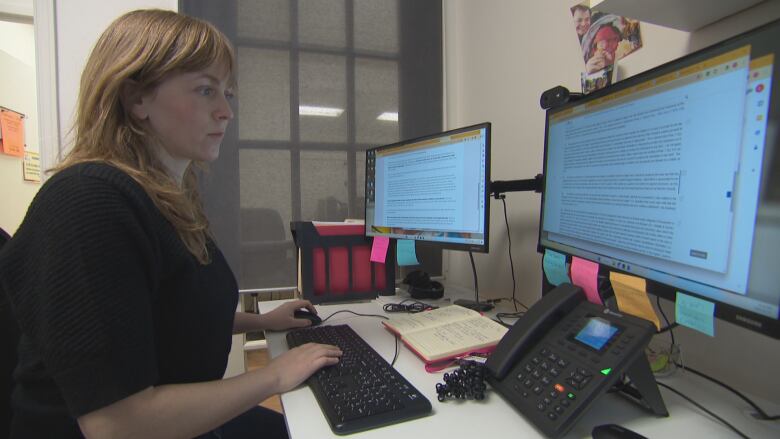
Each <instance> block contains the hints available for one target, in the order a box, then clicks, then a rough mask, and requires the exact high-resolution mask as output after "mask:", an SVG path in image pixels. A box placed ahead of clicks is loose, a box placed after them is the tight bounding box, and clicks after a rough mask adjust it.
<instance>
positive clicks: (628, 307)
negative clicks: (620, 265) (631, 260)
mask: <svg viewBox="0 0 780 439" xmlns="http://www.w3.org/2000/svg"><path fill="white" fill-rule="evenodd" d="M609 281H610V282H611V283H612V290H614V291H615V298H616V299H617V303H618V309H619V310H620V311H622V312H624V313H626V314H631V315H632V316H636V317H639V318H642V319H645V320H649V321H651V322H653V323H655V327H656V328H658V329H661V321H660V320H659V319H658V315H656V313H655V309H653V305H652V304H650V298H649V297H647V281H645V280H644V279H642V278H641V277H636V276H629V275H627V274H622V273H609Z"/></svg>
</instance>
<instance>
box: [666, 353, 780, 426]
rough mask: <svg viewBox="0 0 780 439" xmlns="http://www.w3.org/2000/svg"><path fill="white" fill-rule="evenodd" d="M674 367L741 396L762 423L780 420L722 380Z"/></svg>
mask: <svg viewBox="0 0 780 439" xmlns="http://www.w3.org/2000/svg"><path fill="white" fill-rule="evenodd" d="M674 365H675V366H677V367H679V368H680V369H682V370H686V371H688V372H691V373H693V374H696V375H698V376H700V377H702V378H705V379H708V380H710V381H712V382H713V383H715V384H717V385H719V386H721V387H723V388H724V389H726V390H728V391H730V392H732V393H734V394H735V395H737V396H739V397H740V398H742V400H743V401H745V402H746V403H748V404H750V406H751V407H753V408H754V409H755V410H756V412H758V413H754V414H753V417H754V418H756V419H757V420H760V421H776V420H778V419H780V415H768V414H767V413H766V412H765V411H764V410H762V409H761V407H759V406H758V405H756V403H754V402H753V401H751V400H750V399H749V398H748V397H747V396H745V395H743V394H742V393H741V392H740V391H739V390H737V389H734V388H733V387H731V386H729V385H728V384H726V383H724V382H722V381H720V380H718V379H716V378H713V377H711V376H709V375H706V374H704V373H702V372H699V371H698V370H696V369H693V368H691V367H689V366H685V365H683V364H678V363H674Z"/></svg>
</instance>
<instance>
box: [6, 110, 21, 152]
mask: <svg viewBox="0 0 780 439" xmlns="http://www.w3.org/2000/svg"><path fill="white" fill-rule="evenodd" d="M0 136H1V137H2V139H0V147H2V152H3V153H4V154H8V155H12V156H16V157H24V116H22V115H21V114H19V113H16V112H14V111H9V110H0Z"/></svg>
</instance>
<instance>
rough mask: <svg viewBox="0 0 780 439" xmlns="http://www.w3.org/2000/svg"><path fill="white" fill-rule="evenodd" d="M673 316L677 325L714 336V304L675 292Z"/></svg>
mask: <svg viewBox="0 0 780 439" xmlns="http://www.w3.org/2000/svg"><path fill="white" fill-rule="evenodd" d="M674 314H675V320H676V321H677V323H679V324H681V325H683V326H687V327H689V328H691V329H695V330H697V331H699V332H703V333H705V334H707V335H709V336H710V337H713V336H715V321H714V320H715V304H714V303H712V302H709V301H706V300H703V299H699V298H698V297H693V296H689V295H687V294H683V293H681V292H679V291H678V292H677V298H676V300H675V301H674Z"/></svg>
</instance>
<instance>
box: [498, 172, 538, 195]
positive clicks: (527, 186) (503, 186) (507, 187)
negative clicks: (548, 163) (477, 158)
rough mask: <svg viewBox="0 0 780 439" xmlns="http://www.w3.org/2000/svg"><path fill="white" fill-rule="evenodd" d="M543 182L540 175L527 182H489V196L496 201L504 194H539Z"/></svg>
mask: <svg viewBox="0 0 780 439" xmlns="http://www.w3.org/2000/svg"><path fill="white" fill-rule="evenodd" d="M543 180H544V176H543V175H542V174H536V177H534V178H529V179H527V180H509V181H491V182H490V194H491V195H493V198H495V199H498V198H499V197H500V196H501V195H502V194H503V193H505V192H525V191H534V192H538V193H541V192H542V186H543V185H542V182H543Z"/></svg>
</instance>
